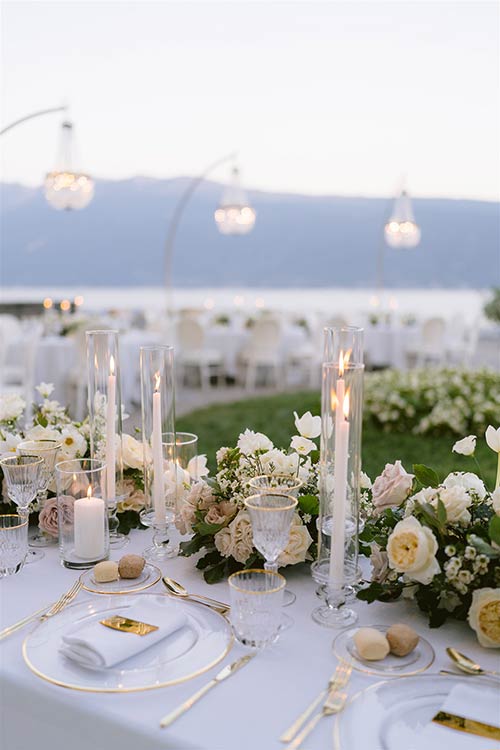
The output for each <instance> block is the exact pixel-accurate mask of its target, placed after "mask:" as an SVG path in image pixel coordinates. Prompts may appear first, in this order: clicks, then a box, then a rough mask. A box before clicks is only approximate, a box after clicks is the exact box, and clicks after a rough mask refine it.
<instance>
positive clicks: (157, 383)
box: [154, 370, 161, 391]
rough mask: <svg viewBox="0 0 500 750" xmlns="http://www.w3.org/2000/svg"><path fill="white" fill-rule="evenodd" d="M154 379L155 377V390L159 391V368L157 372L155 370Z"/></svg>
mask: <svg viewBox="0 0 500 750" xmlns="http://www.w3.org/2000/svg"><path fill="white" fill-rule="evenodd" d="M154 379H155V391H159V390H160V382H161V378H160V371H159V370H158V372H155V374H154Z"/></svg>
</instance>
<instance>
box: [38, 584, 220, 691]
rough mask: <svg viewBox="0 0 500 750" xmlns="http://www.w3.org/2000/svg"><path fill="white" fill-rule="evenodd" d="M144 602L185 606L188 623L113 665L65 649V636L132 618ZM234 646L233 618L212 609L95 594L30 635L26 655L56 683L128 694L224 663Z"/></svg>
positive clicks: (160, 598) (158, 597)
mask: <svg viewBox="0 0 500 750" xmlns="http://www.w3.org/2000/svg"><path fill="white" fill-rule="evenodd" d="M141 600H144V602H145V603H146V602H155V603H159V604H161V605H163V606H164V607H165V612H172V611H174V610H181V611H182V612H183V613H184V614H185V615H186V618H187V624H186V626H185V627H184V628H182V629H180V630H178V631H176V632H175V633H172V634H171V635H170V636H167V637H166V638H163V639H162V640H161V641H158V642H157V643H155V644H153V645H152V646H150V647H149V648H147V649H145V650H144V651H142V652H141V653H140V654H136V655H135V656H133V657H131V658H130V659H127V660H126V661H123V662H120V664H117V665H115V666H114V667H111V668H108V669H95V668H92V669H89V668H86V667H83V666H81V665H79V664H77V663H76V662H74V661H72V660H71V659H68V658H67V657H65V656H63V655H62V654H60V653H59V648H60V646H61V644H62V637H63V635H66V634H68V633H70V632H74V631H75V630H76V629H78V628H80V627H84V626H85V625H89V624H91V623H92V622H94V621H96V620H102V619H104V618H106V617H111V616H112V615H115V614H120V615H123V616H124V617H126V616H127V610H128V609H129V608H130V607H131V606H132V605H133V604H137V603H138V602H140V601H141ZM232 645H233V634H232V630H231V626H230V624H229V622H228V621H227V620H226V619H225V618H224V617H222V615H220V614H218V613H217V612H214V610H212V609H210V608H209V607H205V606H204V605H202V604H196V603H194V602H187V601H182V600H173V599H171V598H169V597H168V596H167V595H165V594H136V595H134V596H123V597H115V596H109V597H106V598H104V597H99V598H93V599H90V600H88V601H85V602H81V603H79V604H73V605H72V606H69V607H66V608H65V609H63V611H62V612H60V613H59V614H58V615H55V616H54V617H51V618H49V619H48V620H45V622H42V623H40V624H39V625H38V627H37V628H36V629H35V630H34V631H33V632H32V633H31V634H30V635H28V636H27V637H26V639H25V641H24V643H23V657H24V660H25V662H26V664H27V665H28V667H29V668H30V669H31V671H32V672H34V674H36V675H37V676H38V677H41V678H42V679H44V680H47V682H51V683H53V684H55V685H61V686H63V687H67V688H71V689H73V690H84V691H89V692H96V693H128V692H132V691H135V690H151V689H153V688H158V687H166V686H167V685H175V684H176V683H179V682H185V681H186V680H190V679H192V678H194V677H197V676H198V675H200V674H202V673H203V672H206V671H207V670H209V669H210V668H211V667H213V666H214V665H215V664H217V663H218V662H219V661H221V660H222V659H223V658H224V657H225V656H226V655H227V654H228V653H229V651H230V649H231V647H232Z"/></svg>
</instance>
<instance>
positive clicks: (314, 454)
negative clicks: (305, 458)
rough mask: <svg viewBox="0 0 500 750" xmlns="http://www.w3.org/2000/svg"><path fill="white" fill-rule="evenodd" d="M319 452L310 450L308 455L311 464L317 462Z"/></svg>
mask: <svg viewBox="0 0 500 750" xmlns="http://www.w3.org/2000/svg"><path fill="white" fill-rule="evenodd" d="M319 455H320V454H319V450H312V451H311V452H310V454H309V458H310V459H311V463H312V464H317V463H318V461H319Z"/></svg>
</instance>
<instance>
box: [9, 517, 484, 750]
mask: <svg viewBox="0 0 500 750" xmlns="http://www.w3.org/2000/svg"><path fill="white" fill-rule="evenodd" d="M148 543H149V532H137V531H136V532H133V534H132V542H131V544H130V546H129V547H128V549H127V551H128V552H140V551H141V550H142V549H144V547H146V546H147V545H148ZM113 557H119V555H118V554H117V553H115V554H114V555H113ZM163 569H164V572H165V573H167V571H168V574H169V575H170V576H172V577H173V578H175V579H177V580H179V581H182V582H183V583H184V584H185V585H186V586H187V587H188V588H190V589H191V590H192V591H198V592H199V593H203V592H205V593H208V594H209V595H211V596H214V597H215V598H218V599H221V600H226V601H227V600H228V590H227V588H228V587H227V584H226V583H220V584H217V585H215V586H207V585H206V584H204V582H203V579H202V577H201V574H200V573H199V571H197V570H196V569H195V567H194V560H193V559H192V558H188V559H184V558H178V559H175V560H172V561H169V562H168V563H166V564H165V565H163ZM285 572H286V571H285ZM76 577H77V573H76V572H75V571H70V570H67V569H65V568H62V567H61V566H60V565H59V563H58V554H57V550H56V549H54V548H52V549H49V550H48V551H46V556H45V559H44V560H42V561H41V562H39V563H36V564H34V565H29V566H26V567H25V568H24V570H22V571H21V573H19V574H18V575H16V576H11V577H10V578H7V579H3V580H2V581H0V604H1V607H0V610H1V612H0V615H1V617H0V620H1V622H0V627H4V626H6V625H8V624H11V623H13V622H15V621H16V620H18V619H19V618H21V617H23V616H24V615H26V614H28V613H30V612H32V611H34V610H35V609H38V608H39V607H41V606H43V605H44V604H47V603H49V602H51V601H53V600H55V599H56V598H57V597H58V596H59V595H60V594H61V593H62V592H63V591H65V590H67V589H68V588H69V587H70V586H71V584H72V583H73V581H74V580H75V579H76ZM288 580H289V586H290V588H292V589H293V590H294V591H295V592H296V593H297V601H296V603H295V604H294V605H293V606H291V607H288V608H287V612H288V614H290V615H291V616H292V617H293V619H294V621H295V623H294V626H293V628H291V629H290V630H288V631H286V632H285V633H284V634H283V635H282V637H281V639H280V641H278V643H276V644H275V645H274V646H272V647H271V648H269V649H268V650H266V651H264V652H262V653H261V654H259V655H258V656H257V657H256V658H255V659H253V660H252V661H251V662H250V663H249V664H248V665H247V666H245V667H244V668H243V669H242V670H241V671H240V672H238V674H236V675H234V676H233V677H231V678H230V679H229V680H227V681H226V682H224V683H222V684H221V685H219V686H217V687H216V688H215V689H214V690H213V691H211V693H209V694H208V695H206V696H205V697H204V698H203V699H202V700H201V701H200V702H199V703H198V704H197V705H196V706H195V707H194V708H192V709H191V711H190V712H188V713H187V714H185V715H184V716H183V717H182V718H180V719H179V720H178V721H177V722H175V724H173V725H172V726H171V727H170V728H169V729H164V730H160V728H159V726H158V723H159V720H160V718H161V717H162V716H163V715H164V714H166V713H167V712H168V711H170V710H171V709H173V708H174V707H175V706H177V705H178V704H179V703H180V702H182V701H184V700H185V699H186V698H187V697H188V696H190V695H191V694H192V693H193V692H194V691H195V690H197V689H198V688H200V687H201V686H202V685H203V684H204V683H205V682H207V681H208V680H209V679H210V678H211V677H213V676H214V675H215V674H216V673H217V671H218V670H219V669H220V668H221V666H222V664H219V665H218V666H217V667H214V668H213V669H212V670H210V672H208V673H206V674H204V675H202V676H200V677H198V678H197V679H195V680H192V681H190V682H187V683H185V684H181V685H175V686H172V687H168V688H162V689H158V690H152V691H146V692H142V693H141V692H139V693H128V694H121V695H120V694H102V695H97V694H92V693H82V692H74V691H72V690H69V689H65V688H61V687H57V686H55V685H51V684H48V683H46V682H44V681H43V680H41V679H39V678H38V677H36V676H35V675H34V674H32V673H31V672H30V671H29V669H28V668H27V666H26V665H25V664H24V662H23V658H22V654H21V645H22V641H23V638H24V637H25V635H26V632H27V629H25V630H24V631H22V632H19V633H16V634H15V635H13V636H11V637H10V638H8V639H6V640H5V641H3V642H1V643H0V671H1V681H0V684H1V687H0V691H1V693H0V706H1V708H0V710H1V712H2V715H1V717H0V747H1V748H2V750H28V748H36V750H63V748H70V750H88V749H89V748H95V750H108V748H116V749H117V750H118V749H119V750H137V749H138V748H139V749H140V750H159V748H169V749H170V750H278V749H279V748H281V749H282V748H283V745H282V744H281V743H280V742H279V740H278V737H279V735H280V734H281V732H282V731H283V730H284V729H285V728H286V727H287V726H288V725H289V724H290V723H291V721H292V720H293V719H295V717H296V716H297V715H298V714H299V713H301V712H302V711H303V709H304V708H305V706H306V705H307V704H308V703H309V702H310V701H311V700H312V698H313V697H314V696H315V695H316V694H317V693H318V691H319V690H320V689H322V688H323V687H324V685H325V684H326V682H327V680H328V678H329V676H330V675H331V673H332V672H333V670H334V668H335V664H336V662H335V658H334V657H333V654H332V648H331V646H332V640H333V636H334V632H333V631H330V630H326V629H324V628H322V627H320V626H319V625H316V624H315V623H314V622H313V621H312V620H311V616H310V613H311V611H312V609H313V608H314V607H315V606H317V604H318V599H317V598H316V596H315V586H314V583H313V581H312V579H311V578H310V575H309V571H308V568H307V567H306V566H301V569H300V570H298V569H295V570H293V571H290V572H289V575H288ZM152 590H154V589H150V591H152ZM158 590H159V591H161V590H162V588H161V584H158ZM89 596H91V595H90V594H87V593H85V592H80V594H79V596H78V601H81V600H83V599H84V597H89ZM355 606H356V609H357V610H358V612H359V615H360V618H359V622H360V624H363V625H368V624H371V623H382V624H383V623H387V624H389V623H393V622H397V621H400V622H401V621H403V622H408V623H411V624H412V625H413V627H415V628H416V630H418V632H420V633H421V634H423V635H424V636H425V637H426V638H427V639H428V640H430V641H431V643H432V644H433V646H434V648H435V651H436V660H435V663H434V664H433V665H432V667H431V671H432V672H438V671H439V669H441V668H445V669H450V668H451V666H450V662H449V660H448V657H447V656H446V654H445V647H446V646H450V645H453V646H455V647H457V648H458V649H459V650H461V651H463V652H465V653H466V654H470V655H471V656H472V657H473V658H476V659H477V660H478V661H479V662H480V663H481V664H483V665H484V666H485V667H488V666H489V667H490V668H493V669H494V668H495V662H498V651H493V650H491V649H482V648H480V647H479V646H478V644H477V641H476V639H475V635H474V633H473V632H472V631H471V630H470V629H469V627H468V626H467V625H466V624H465V623H449V624H447V625H445V626H444V627H443V628H441V629H439V630H429V629H428V627H427V624H426V619H425V618H424V616H423V615H422V614H420V613H419V612H418V610H417V609H416V607H415V605H413V604H412V603H411V602H407V601H401V602H397V603H393V604H379V603H376V604H371V605H366V604H363V603H356V605H355ZM242 652H243V649H242V648H241V647H240V646H235V648H234V649H233V650H232V652H231V653H230V654H229V656H228V657H227V658H226V660H225V661H224V662H223V663H228V662H229V661H232V660H234V659H235V658H236V657H237V656H239V655H241V653H242ZM496 668H497V669H498V667H496ZM464 679H467V678H464ZM375 681H376V678H371V677H369V676H365V675H362V674H360V673H353V677H352V679H351V682H350V684H349V687H348V691H349V693H350V694H351V695H352V694H354V693H356V692H357V691H359V690H360V689H362V688H364V687H367V686H369V685H370V684H372V683H373V682H375ZM360 720H362V717H360ZM332 728H333V719H332V718H329V719H323V720H322V721H321V723H320V725H319V726H318V728H317V729H316V730H315V732H314V734H312V735H311V738H310V740H309V741H308V742H307V743H306V745H305V750H329V749H330V748H332V740H331V737H332ZM343 750H379V749H378V748H377V749H375V748H354V747H350V748H345V749H343Z"/></svg>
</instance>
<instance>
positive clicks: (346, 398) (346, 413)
mask: <svg viewBox="0 0 500 750" xmlns="http://www.w3.org/2000/svg"><path fill="white" fill-rule="evenodd" d="M349 400H350V398H349V391H347V393H346V394H345V396H344V417H345V418H346V419H347V417H348V416H349Z"/></svg>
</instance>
